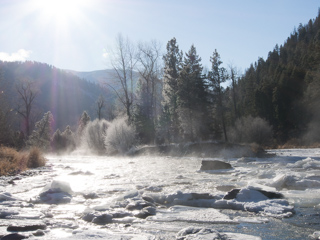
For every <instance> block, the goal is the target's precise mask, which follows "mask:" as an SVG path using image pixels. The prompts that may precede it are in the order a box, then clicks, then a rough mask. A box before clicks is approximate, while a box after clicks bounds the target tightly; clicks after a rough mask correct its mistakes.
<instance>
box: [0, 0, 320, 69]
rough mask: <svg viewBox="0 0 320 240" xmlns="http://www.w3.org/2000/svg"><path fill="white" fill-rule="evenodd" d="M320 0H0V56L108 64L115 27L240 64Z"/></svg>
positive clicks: (135, 38) (308, 15) (280, 37)
mask: <svg viewBox="0 0 320 240" xmlns="http://www.w3.org/2000/svg"><path fill="white" fill-rule="evenodd" d="M319 7H320V1H319V0H264V1H263V0H224V1H221V0H197V1H195V0H0V60H2V61H24V60H30V61H36V62H43V63H47V64H50V65H53V66H55V67H57V68H61V69H69V70H75V71H94V70H102V69H108V68H111V65H110V59H109V58H110V49H112V48H114V46H115V40H116V37H117V36H118V35H119V34H121V35H122V36H124V37H128V39H130V41H131V42H132V43H138V42H151V41H152V40H156V41H158V42H159V43H160V44H161V45H162V49H163V53H165V47H166V44H167V42H168V41H169V40H170V39H172V38H173V37H175V38H176V39H177V43H178V45H179V48H180V50H182V51H183V52H187V51H188V50H189V49H190V47H191V45H192V44H193V45H194V46H195V47H196V49H197V53H198V55H199V56H200V57H201V58H202V64H203V66H204V67H207V68H210V61H209V59H210V56H212V53H213V52H214V50H215V49H217V51H218V53H219V54H220V57H221V60H222V61H223V64H224V65H225V66H228V65H230V64H231V65H233V66H234V67H237V68H238V70H239V71H240V72H243V71H245V69H247V68H249V66H250V64H251V63H254V62H255V61H257V60H258V58H259V57H263V58H264V59H266V58H267V56H268V52H269V51H272V50H273V48H274V47H275V45H276V44H278V45H279V46H280V45H281V44H283V43H284V42H285V41H286V39H287V38H288V37H289V36H290V34H291V33H292V32H293V30H294V27H296V28H298V26H299V24H300V23H302V24H303V25H304V24H307V23H308V21H309V20H310V19H314V18H315V17H316V16H317V15H318V9H319Z"/></svg>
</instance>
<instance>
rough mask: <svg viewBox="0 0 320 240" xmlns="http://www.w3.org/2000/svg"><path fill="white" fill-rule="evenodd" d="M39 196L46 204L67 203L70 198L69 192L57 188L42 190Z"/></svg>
mask: <svg viewBox="0 0 320 240" xmlns="http://www.w3.org/2000/svg"><path fill="white" fill-rule="evenodd" d="M39 197H40V201H41V202H44V203H48V204H60V203H69V202H71V199H72V196H71V195H70V194H69V193H66V192H62V191H61V190H60V189H59V188H58V189H49V190H48V191H45V192H42V193H41V194H40V195H39Z"/></svg>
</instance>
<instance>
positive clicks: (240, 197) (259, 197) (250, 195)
mask: <svg viewBox="0 0 320 240" xmlns="http://www.w3.org/2000/svg"><path fill="white" fill-rule="evenodd" d="M267 199H268V198H267V197H266V196H265V195H264V194H262V193H261V192H259V191H257V190H254V189H248V188H243V189H241V190H240V192H239V193H238V194H237V197H236V200H237V201H239V202H259V201H265V200H267Z"/></svg>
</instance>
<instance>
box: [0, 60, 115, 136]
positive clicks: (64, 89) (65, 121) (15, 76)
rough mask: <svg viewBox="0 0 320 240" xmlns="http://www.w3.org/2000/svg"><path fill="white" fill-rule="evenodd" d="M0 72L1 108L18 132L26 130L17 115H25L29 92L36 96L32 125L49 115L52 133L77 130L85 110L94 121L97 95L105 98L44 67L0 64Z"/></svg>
mask: <svg viewBox="0 0 320 240" xmlns="http://www.w3.org/2000/svg"><path fill="white" fill-rule="evenodd" d="M0 72H1V78H0V86H1V92H2V96H1V101H2V102H1V107H2V110H4V109H6V110H5V114H6V115H7V116H8V118H9V120H8V121H9V122H10V124H11V125H13V127H14V128H15V129H17V130H18V129H22V130H25V129H24V126H23V124H24V123H23V120H21V116H19V112H21V113H22V114H23V113H24V111H25V109H24V108H25V103H26V102H25V101H28V97H29V98H30V97H31V96H30V93H31V92H33V94H34V95H35V96H34V101H33V102H32V111H31V113H30V114H31V116H30V120H31V121H32V123H31V125H34V123H35V122H36V121H38V120H39V119H41V117H42V115H43V113H44V112H47V111H51V112H52V114H53V117H54V123H53V126H52V127H53V129H56V128H60V129H64V128H65V127H66V126H67V125H71V126H77V124H78V121H79V118H80V116H81V114H82V112H83V111H84V110H86V111H88V113H89V114H90V115H91V116H92V117H95V109H94V106H95V102H96V101H97V99H98V97H99V95H101V94H103V95H105V94H106V93H105V89H102V88H101V86H100V85H98V84H96V83H91V82H88V81H86V80H84V79H80V78H79V77H77V76H75V75H73V74H71V73H67V72H66V71H63V70H60V69H57V68H55V67H53V66H50V65H48V64H45V63H38V62H28V61H27V62H0ZM30 91H31V92H30ZM20 93H21V94H22V95H21V94H20ZM23 97H26V98H25V99H22V98H23ZM112 97H113V98H114V95H112ZM29 100H31V99H29Z"/></svg>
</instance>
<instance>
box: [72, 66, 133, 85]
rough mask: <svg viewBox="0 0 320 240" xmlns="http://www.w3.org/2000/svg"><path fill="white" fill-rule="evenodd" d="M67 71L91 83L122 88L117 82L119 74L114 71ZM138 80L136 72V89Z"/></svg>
mask: <svg viewBox="0 0 320 240" xmlns="http://www.w3.org/2000/svg"><path fill="white" fill-rule="evenodd" d="M66 71H67V72H69V73H72V74H74V75H76V76H78V77H79V78H81V79H84V80H87V81H89V82H91V83H96V84H99V85H102V86H106V83H108V84H110V85H111V86H113V87H115V88H116V89H119V87H120V83H119V82H118V81H117V73H116V71H115V70H114V69H105V70H96V71H91V72H79V71H73V70H66ZM138 78H139V74H138V73H137V72H134V88H136V84H137V82H138Z"/></svg>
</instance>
